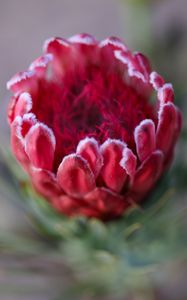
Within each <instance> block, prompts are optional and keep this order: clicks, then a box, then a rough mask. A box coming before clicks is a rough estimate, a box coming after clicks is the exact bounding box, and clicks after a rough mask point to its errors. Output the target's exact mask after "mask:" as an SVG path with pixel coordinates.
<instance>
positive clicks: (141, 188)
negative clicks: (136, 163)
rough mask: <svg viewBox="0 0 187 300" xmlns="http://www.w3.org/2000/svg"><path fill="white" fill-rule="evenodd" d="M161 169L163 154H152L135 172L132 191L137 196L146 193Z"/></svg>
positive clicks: (159, 152)
mask: <svg viewBox="0 0 187 300" xmlns="http://www.w3.org/2000/svg"><path fill="white" fill-rule="evenodd" d="M162 167H163V153H162V152H161V151H159V150H157V151H155V152H153V153H152V154H151V155H150V156H149V157H148V158H147V159H146V160H145V161H144V162H143V163H142V164H141V166H140V167H139V169H138V170H137V171H136V174H135V177H134V182H133V186H132V191H133V192H135V193H139V196H141V194H142V195H144V194H145V193H147V192H148V191H149V190H150V189H151V188H152V187H153V185H154V184H155V182H156V180H157V179H158V178H159V176H160V174H161V171H162Z"/></svg>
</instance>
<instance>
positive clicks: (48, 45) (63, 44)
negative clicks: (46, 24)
mask: <svg viewBox="0 0 187 300" xmlns="http://www.w3.org/2000/svg"><path fill="white" fill-rule="evenodd" d="M69 47H70V43H69V42H68V41H67V40H65V39H63V38H58V37H56V38H49V39H47V40H46V41H45V43H44V45H43V51H44V53H52V54H56V55H59V54H61V51H63V50H65V49H66V50H67V49H68V48H69Z"/></svg>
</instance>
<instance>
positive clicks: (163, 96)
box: [158, 83, 174, 105]
mask: <svg viewBox="0 0 187 300" xmlns="http://www.w3.org/2000/svg"><path fill="white" fill-rule="evenodd" d="M158 100H159V101H160V104H161V105H163V104H165V103H167V102H173V101H174V90H173V86H172V84H171V83H165V84H164V85H163V86H162V87H161V88H159V89H158Z"/></svg>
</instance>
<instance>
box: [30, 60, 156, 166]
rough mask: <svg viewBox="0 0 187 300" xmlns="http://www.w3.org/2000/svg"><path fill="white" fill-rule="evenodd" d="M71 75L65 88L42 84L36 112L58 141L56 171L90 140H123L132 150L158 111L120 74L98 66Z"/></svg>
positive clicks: (66, 79) (35, 102)
mask: <svg viewBox="0 0 187 300" xmlns="http://www.w3.org/2000/svg"><path fill="white" fill-rule="evenodd" d="M84 71H85V72H83V71H82V70H81V71H80V70H76V71H75V70H74V71H73V72H69V73H68V72H67V74H65V76H64V77H63V79H62V84H58V83H57V82H52V81H46V80H41V81H40V82H39V84H40V87H39V91H40V92H39V94H38V95H37V97H36V99H34V106H33V111H34V113H35V114H36V117H37V118H38V120H39V121H41V122H44V123H45V124H47V125H48V126H49V127H50V128H51V129H52V130H53V132H54V135H55V137H56V155H55V159H56V161H55V162H54V169H55V170H56V168H57V166H58V165H59V163H60V162H61V160H62V158H63V157H64V156H65V155H67V154H69V153H71V152H74V151H75V150H76V147H77V144H78V142H79V141H80V140H81V139H83V138H85V137H86V136H89V137H95V138H96V139H97V140H98V141H99V142H100V143H103V142H104V141H105V140H106V139H107V138H112V139H120V140H123V141H124V142H126V143H127V144H128V145H129V146H130V147H131V148H132V149H135V147H134V137H133V133H134V129H135V127H136V126H137V125H138V124H139V123H140V122H141V120H143V119H145V118H154V109H153V107H152V106H151V105H150V104H148V101H147V99H144V98H143V97H142V96H140V95H138V93H137V92H136V91H135V89H133V88H132V87H130V86H128V85H127V84H126V83H125V81H124V80H123V78H122V76H121V75H120V74H118V73H117V74H116V72H114V71H111V70H110V71H107V70H106V69H105V70H102V69H100V68H98V67H97V66H94V65H93V66H89V68H88V69H87V70H84Z"/></svg>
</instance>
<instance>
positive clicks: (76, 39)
mask: <svg viewBox="0 0 187 300" xmlns="http://www.w3.org/2000/svg"><path fill="white" fill-rule="evenodd" d="M68 41H69V42H71V43H76V44H84V45H96V44H97V41H96V39H95V38H94V37H93V36H92V35H91V34H88V33H82V34H76V35H74V36H72V37H70V38H69V39H68Z"/></svg>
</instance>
